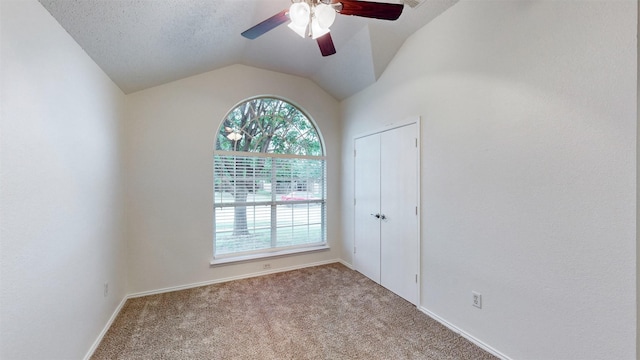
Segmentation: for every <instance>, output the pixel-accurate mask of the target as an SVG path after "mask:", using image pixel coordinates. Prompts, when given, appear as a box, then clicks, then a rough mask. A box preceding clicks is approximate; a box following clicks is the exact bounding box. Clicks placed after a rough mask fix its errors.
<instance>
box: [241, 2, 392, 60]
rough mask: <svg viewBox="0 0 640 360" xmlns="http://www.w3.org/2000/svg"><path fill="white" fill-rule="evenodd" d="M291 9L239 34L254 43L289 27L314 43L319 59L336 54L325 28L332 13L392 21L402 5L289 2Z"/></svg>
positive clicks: (332, 17)
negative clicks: (282, 27)
mask: <svg viewBox="0 0 640 360" xmlns="http://www.w3.org/2000/svg"><path fill="white" fill-rule="evenodd" d="M291 2H292V4H291V7H290V8H288V9H285V10H282V11H280V12H279V13H277V14H275V15H273V16H272V17H270V18H268V19H266V20H264V21H263V22H261V23H259V24H257V25H255V26H253V27H251V28H249V29H247V30H245V31H244V32H242V34H241V35H242V36H244V37H246V38H247V39H255V38H257V37H259V36H260V35H262V34H264V33H266V32H268V31H270V30H273V29H274V28H276V27H278V26H280V25H282V24H284V23H286V22H287V21H289V20H291V22H290V23H289V25H288V26H289V28H291V30H293V31H295V32H296V33H297V34H298V35H300V36H302V37H303V38H304V37H311V38H313V39H315V40H316V41H317V42H318V46H319V47H320V52H321V53H322V56H329V55H333V54H335V53H336V48H335V46H334V45H333V40H332V39H331V34H330V33H329V27H330V26H331V25H332V24H333V22H334V20H335V17H336V13H338V14H341V15H353V16H362V17H367V18H373V19H382V20H396V19H398V18H399V17H400V14H402V9H403V8H404V5H403V4H388V3H379V2H371V1H359V0H291Z"/></svg>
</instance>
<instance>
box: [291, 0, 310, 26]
mask: <svg viewBox="0 0 640 360" xmlns="http://www.w3.org/2000/svg"><path fill="white" fill-rule="evenodd" d="M310 14H311V8H309V4H307V3H304V2H299V3H293V4H291V7H290V8H289V17H290V18H291V22H292V23H293V24H295V26H296V27H297V28H301V27H305V26H307V24H309V15H310Z"/></svg>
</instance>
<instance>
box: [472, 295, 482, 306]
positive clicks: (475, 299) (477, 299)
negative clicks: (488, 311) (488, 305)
mask: <svg viewBox="0 0 640 360" xmlns="http://www.w3.org/2000/svg"><path fill="white" fill-rule="evenodd" d="M471 305H473V306H475V307H477V308H478V309H482V294H480V293H477V292H475V291H472V292H471Z"/></svg>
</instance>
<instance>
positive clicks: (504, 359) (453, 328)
mask: <svg viewBox="0 0 640 360" xmlns="http://www.w3.org/2000/svg"><path fill="white" fill-rule="evenodd" d="M418 310H420V311H422V312H423V313H425V314H427V316H429V317H430V318H432V319H434V320H435V321H437V322H439V323H440V324H442V325H444V326H446V327H447V328H449V329H450V330H451V331H453V332H455V333H456V334H460V336H462V337H463V338H465V339H467V340H469V341H471V342H472V343H474V344H475V345H477V346H478V347H480V348H481V349H483V350H484V351H486V352H488V353H490V354H491V355H493V356H496V357H498V358H500V359H502V360H511V358H509V357H508V356H507V355H505V354H503V353H501V352H500V351H498V350H496V349H494V348H493V347H491V346H489V345H487V344H485V343H484V342H482V341H481V340H479V339H477V338H475V337H474V336H472V335H470V334H468V333H467V332H465V331H464V330H461V329H460V328H458V327H457V326H455V325H453V324H451V323H450V322H448V321H446V320H445V319H443V318H441V317H440V316H438V315H436V314H434V313H433V312H431V311H429V310H427V309H426V308H424V307H422V306H418Z"/></svg>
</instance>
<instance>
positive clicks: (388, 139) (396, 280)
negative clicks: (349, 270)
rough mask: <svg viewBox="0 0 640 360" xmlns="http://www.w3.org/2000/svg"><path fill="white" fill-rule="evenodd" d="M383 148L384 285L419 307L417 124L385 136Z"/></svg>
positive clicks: (381, 160)
mask: <svg viewBox="0 0 640 360" xmlns="http://www.w3.org/2000/svg"><path fill="white" fill-rule="evenodd" d="M380 149H381V151H380V164H381V165H380V167H381V173H380V178H381V180H380V187H381V191H380V212H381V214H382V215H384V219H382V221H381V226H380V228H381V235H380V239H381V240H380V241H381V244H380V255H381V260H380V261H381V279H380V284H381V285H382V286H384V287H386V288H387V289H389V290H391V291H393V292H394V293H396V294H398V295H400V296H402V297H403V298H405V299H406V300H407V301H409V302H411V303H413V304H417V301H418V283H417V274H418V258H419V257H418V250H419V247H418V215H417V208H416V207H417V206H418V190H417V189H418V183H417V181H418V173H417V171H418V164H417V161H418V148H417V125H416V124H412V125H407V126H403V127H400V128H397V129H394V130H391V131H386V132H384V133H381V137H380Z"/></svg>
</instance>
